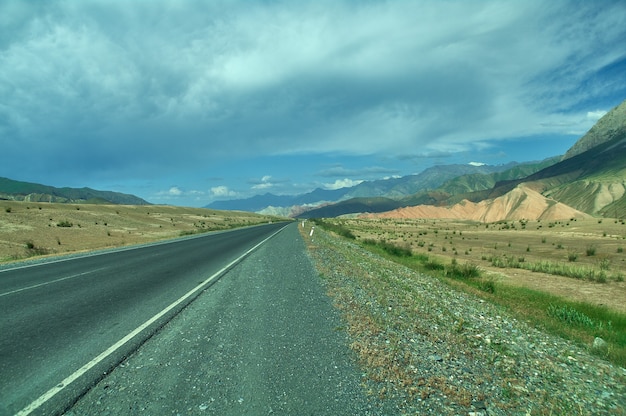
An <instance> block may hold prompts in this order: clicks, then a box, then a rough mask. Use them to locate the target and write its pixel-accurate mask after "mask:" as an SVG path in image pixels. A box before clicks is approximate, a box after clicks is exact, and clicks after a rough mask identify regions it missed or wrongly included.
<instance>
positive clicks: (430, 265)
mask: <svg viewBox="0 0 626 416" xmlns="http://www.w3.org/2000/svg"><path fill="white" fill-rule="evenodd" d="M424 268H425V269H426V270H444V269H445V268H446V267H445V266H444V265H443V264H442V263H439V262H438V261H437V260H431V259H428V260H427V261H426V262H425V263H424Z"/></svg>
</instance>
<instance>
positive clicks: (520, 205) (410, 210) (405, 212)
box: [363, 184, 589, 222]
mask: <svg viewBox="0 0 626 416" xmlns="http://www.w3.org/2000/svg"><path fill="white" fill-rule="evenodd" d="M363 217H365V218H446V219H467V220H474V221H482V222H496V221H504V220H521V219H526V220H557V219H564V218H586V217H589V215H588V214H585V213H584V212H581V211H578V210H576V209H574V208H572V207H569V206H567V205H565V204H562V203H560V202H557V201H555V200H553V199H549V198H546V197H544V196H543V195H541V194H540V193H539V192H537V191H535V190H533V189H531V188H530V187H528V186H526V185H523V184H522V185H518V186H517V187H516V188H515V189H513V190H512V191H510V192H508V193H506V194H505V195H503V196H500V197H498V198H495V199H487V200H484V201H481V202H478V203H474V202H471V201H467V200H465V201H462V202H460V203H458V204H455V205H452V206H449V207H437V206H432V205H418V206H413V207H406V208H399V209H396V210H393V211H389V212H385V213H380V214H366V215H364V216H363Z"/></svg>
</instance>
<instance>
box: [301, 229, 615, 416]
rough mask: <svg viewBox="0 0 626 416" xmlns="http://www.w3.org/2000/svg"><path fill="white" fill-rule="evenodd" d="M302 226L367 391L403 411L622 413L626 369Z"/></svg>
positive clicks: (513, 413) (447, 288)
mask: <svg viewBox="0 0 626 416" xmlns="http://www.w3.org/2000/svg"><path fill="white" fill-rule="evenodd" d="M309 231H310V228H307V229H306V230H304V229H301V234H302V236H303V238H304V239H305V240H306V242H307V244H308V246H309V252H310V255H311V258H312V259H313V261H314V263H315V265H316V267H317V269H318V271H319V273H320V274H321V275H322V277H323V279H324V281H325V284H326V287H327V290H328V292H329V294H330V296H331V297H332V298H333V300H334V303H335V306H336V307H337V308H339V309H340V310H341V311H342V315H343V318H344V320H345V321H346V322H347V330H348V333H349V335H350V337H351V348H352V349H353V350H354V351H356V352H357V353H358V355H359V357H360V362H361V365H362V367H363V368H364V371H365V374H366V376H365V383H366V385H367V386H368V389H369V393H370V394H371V395H372V396H377V397H379V398H380V399H383V400H386V401H388V402H390V403H394V406H398V408H399V409H400V411H399V413H400V414H440V415H550V414H564V415H565V414H567V415H624V414H626V369H624V368H619V367H616V366H614V365H612V364H610V363H608V362H606V361H604V360H602V359H601V358H598V357H597V356H594V355H591V354H590V353H589V350H588V348H587V347H585V346H580V345H575V344H574V343H572V342H569V341H567V340H563V339H561V338H558V337H555V336H552V335H549V334H546V333H544V332H542V331H541V330H538V329H536V328H534V327H532V326H530V325H528V324H527V323H525V322H521V321H518V320H516V319H515V318H513V317H512V316H510V314H509V313H507V311H506V310H504V309H503V308H501V307H498V306H494V305H492V304H489V303H487V302H485V301H483V300H481V299H479V298H478V297H475V296H473V295H470V294H466V293H462V292H458V291H455V290H454V289H452V288H450V287H449V286H446V285H445V284H443V283H442V282H440V281H439V280H437V279H435V278H433V277H430V276H427V275H423V274H419V273H417V272H414V271H412V270H410V269H407V268H406V267H404V266H402V265H399V264H396V263H393V262H390V261H388V260H385V259H383V258H381V257H379V256H376V255H374V254H372V253H370V252H368V251H366V250H364V249H362V248H361V247H360V246H358V245H355V244H353V243H351V242H350V241H348V240H345V239H342V238H339V237H334V236H332V235H330V234H328V233H326V232H324V231H323V230H319V229H316V230H315V233H314V236H313V237H312V238H311V237H310V236H309Z"/></svg>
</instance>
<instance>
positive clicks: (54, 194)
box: [0, 177, 150, 205]
mask: <svg viewBox="0 0 626 416" xmlns="http://www.w3.org/2000/svg"><path fill="white" fill-rule="evenodd" d="M0 199H4V200H12V201H28V202H61V203H92V204H122V205H150V203H149V202H147V201H145V200H143V199H141V198H139V197H137V196H135V195H130V194H123V193H120V192H112V191H97V190H95V189H91V188H56V187H54V186H48V185H41V184H38V183H31V182H20V181H16V180H12V179H8V178H2V177H0Z"/></svg>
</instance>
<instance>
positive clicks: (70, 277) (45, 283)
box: [0, 267, 106, 297]
mask: <svg viewBox="0 0 626 416" xmlns="http://www.w3.org/2000/svg"><path fill="white" fill-rule="evenodd" d="M104 269H106V267H101V268H99V269H95V270H90V271H88V272H83V273H78V274H74V275H72V276H66V277H61V278H59V279H55V280H50V281H48V282H43V283H39V284H37V285H32V286H28V287H23V288H21V289H15V290H12V291H10V292H5V293H0V297H2V296H7V295H12V294H13V293H18V292H22V291H24V290H29V289H35V288H37V287H41V286H45V285H49V284H52V283H56V282H62V281H63V280H68V279H73V278H75V277H81V276H85V275H87V274H91V273H95V272H98V271H100V270H104Z"/></svg>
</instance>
